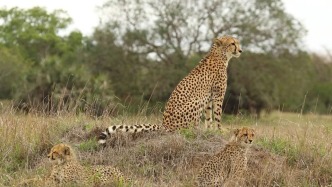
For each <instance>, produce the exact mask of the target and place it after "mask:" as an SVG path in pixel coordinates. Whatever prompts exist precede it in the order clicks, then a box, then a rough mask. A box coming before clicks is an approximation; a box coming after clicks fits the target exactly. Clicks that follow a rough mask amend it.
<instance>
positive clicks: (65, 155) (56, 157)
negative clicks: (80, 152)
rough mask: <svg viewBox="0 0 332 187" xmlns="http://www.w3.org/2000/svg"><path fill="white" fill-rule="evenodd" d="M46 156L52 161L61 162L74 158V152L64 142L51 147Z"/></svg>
mask: <svg viewBox="0 0 332 187" xmlns="http://www.w3.org/2000/svg"><path fill="white" fill-rule="evenodd" d="M47 157H48V158H49V159H50V161H51V162H52V163H55V164H62V163H64V162H67V161H70V160H75V155H74V153H73V152H72V151H71V148H70V147H69V146H68V145H66V144H57V145H55V146H54V147H52V149H51V151H50V153H49V154H48V155H47Z"/></svg>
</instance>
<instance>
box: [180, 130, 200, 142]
mask: <svg viewBox="0 0 332 187" xmlns="http://www.w3.org/2000/svg"><path fill="white" fill-rule="evenodd" d="M180 134H181V135H182V136H183V137H185V138H186V139H187V140H194V139H195V138H196V137H197V134H196V133H195V132H194V129H193V128H189V129H185V128H183V129H181V130H180Z"/></svg>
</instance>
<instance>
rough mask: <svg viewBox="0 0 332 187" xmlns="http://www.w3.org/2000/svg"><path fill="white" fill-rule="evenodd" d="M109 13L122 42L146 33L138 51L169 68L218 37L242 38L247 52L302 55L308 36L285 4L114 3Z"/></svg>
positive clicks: (277, 0) (214, 0)
mask: <svg viewBox="0 0 332 187" xmlns="http://www.w3.org/2000/svg"><path fill="white" fill-rule="evenodd" d="M103 10H104V11H106V12H107V14H106V15H108V19H106V20H107V21H106V23H108V24H112V25H113V26H114V28H115V29H117V35H118V37H119V40H122V39H123V36H125V35H126V34H127V33H128V32H131V33H140V34H138V35H136V38H135V37H133V38H132V40H133V42H132V43H133V47H132V50H133V51H135V52H138V53H144V54H146V55H148V56H151V57H154V58H157V59H158V60H160V61H162V62H164V63H168V64H170V63H176V61H174V60H172V58H171V57H170V56H173V55H174V54H175V55H177V56H178V58H179V59H188V57H189V56H190V55H192V54H193V53H205V51H207V50H208V47H209V46H210V44H211V41H212V39H213V38H215V37H217V36H221V35H225V34H232V35H235V36H237V37H238V38H239V39H240V41H241V44H242V45H243V48H244V49H250V50H252V51H264V52H275V53H280V52H283V51H284V50H298V47H299V45H300V44H301V38H302V36H303V35H304V34H305V29H304V28H303V27H302V25H301V24H300V22H298V21H297V20H295V19H294V18H293V17H292V16H291V15H289V14H287V13H286V12H285V10H284V6H283V3H282V1H281V0H267V1H262V0H240V1H239V0H225V1H218V0H211V1H202V0H198V1H197V0H186V1H181V0H172V1H153V0H137V1H128V0H109V1H107V3H105V5H104V6H103ZM272 31H278V32H272Z"/></svg>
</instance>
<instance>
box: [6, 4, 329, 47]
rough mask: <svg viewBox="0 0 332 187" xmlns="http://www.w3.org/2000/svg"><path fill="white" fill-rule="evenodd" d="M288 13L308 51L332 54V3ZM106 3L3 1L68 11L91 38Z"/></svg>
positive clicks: (299, 6)
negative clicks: (301, 31) (303, 31)
mask: <svg viewBox="0 0 332 187" xmlns="http://www.w3.org/2000/svg"><path fill="white" fill-rule="evenodd" d="M283 1H284V3H285V7H286V11H287V12H288V13H290V14H292V15H293V16H294V17H295V18H297V19H298V20H300V21H301V22H302V23H303V25H304V26H305V27H306V28H307V30H308V34H307V36H306V38H305V44H306V47H305V46H304V47H305V48H306V49H309V50H311V51H316V52H322V53H325V51H326V49H329V50H332V36H331V35H332V21H331V18H332V10H331V9H332V0H283ZM103 2H104V0H84V1H71V0H54V1H51V0H49V1H48V0H0V7H7V8H11V7H14V6H17V7H20V8H31V7H34V6H41V7H45V8H46V9H47V10H49V11H52V10H54V9H63V10H66V11H67V12H68V14H69V16H70V17H72V18H73V21H74V23H73V25H72V26H71V28H70V29H78V30H80V31H81V32H83V33H84V34H87V35H88V34H91V33H92V31H93V28H94V27H96V26H97V25H98V24H99V16H100V15H99V14H98V13H97V9H96V6H100V5H102V4H103Z"/></svg>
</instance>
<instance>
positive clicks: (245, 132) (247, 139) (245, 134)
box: [234, 127, 255, 145]
mask: <svg viewBox="0 0 332 187" xmlns="http://www.w3.org/2000/svg"><path fill="white" fill-rule="evenodd" d="M234 136H235V141H236V142H240V143H241V144H242V145H251V143H252V141H253V140H254V136H255V130H254V129H251V128H247V127H242V128H239V129H236V130H234Z"/></svg>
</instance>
